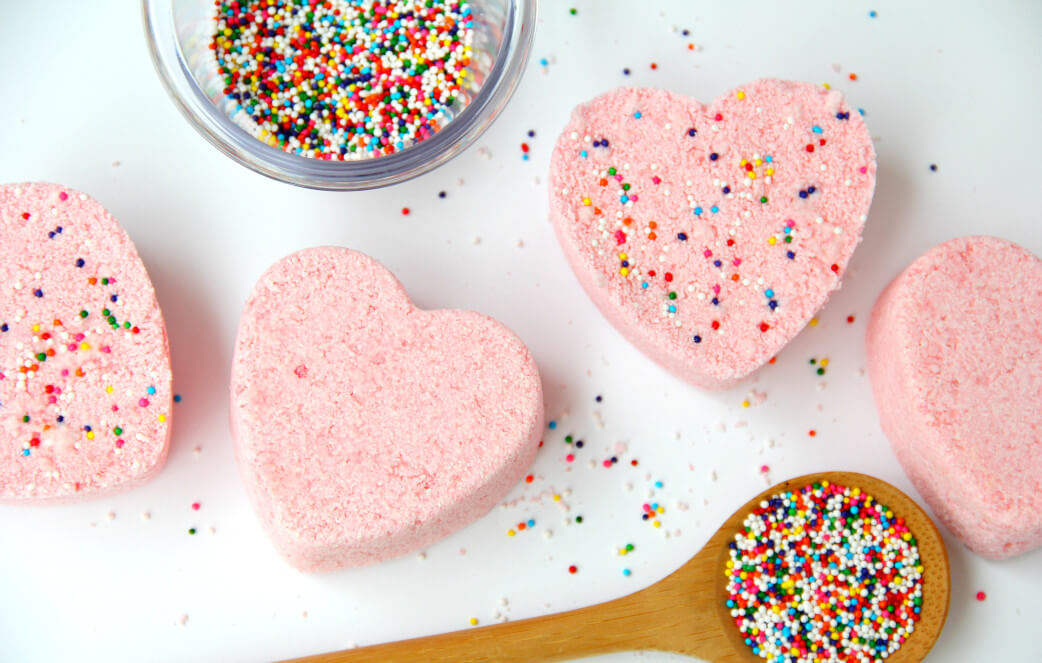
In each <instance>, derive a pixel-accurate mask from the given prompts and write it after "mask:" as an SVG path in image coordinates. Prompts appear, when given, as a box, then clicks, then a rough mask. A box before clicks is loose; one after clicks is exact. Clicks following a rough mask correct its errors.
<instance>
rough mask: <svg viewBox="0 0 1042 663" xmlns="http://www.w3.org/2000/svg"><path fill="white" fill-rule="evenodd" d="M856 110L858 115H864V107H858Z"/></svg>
mask: <svg viewBox="0 0 1042 663" xmlns="http://www.w3.org/2000/svg"><path fill="white" fill-rule="evenodd" d="M857 112H858V115H864V114H865V109H864V108H859V109H857Z"/></svg>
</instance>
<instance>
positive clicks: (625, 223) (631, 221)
mask: <svg viewBox="0 0 1042 663" xmlns="http://www.w3.org/2000/svg"><path fill="white" fill-rule="evenodd" d="M631 223H633V219H632V218H631V217H628V216H627V217H626V218H625V219H623V220H622V225H624V226H628V225H630V224H631Z"/></svg>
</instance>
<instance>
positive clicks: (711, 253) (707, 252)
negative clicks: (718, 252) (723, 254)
mask: <svg viewBox="0 0 1042 663" xmlns="http://www.w3.org/2000/svg"><path fill="white" fill-rule="evenodd" d="M705 256H706V257H707V258H712V257H713V252H712V251H710V250H709V249H706V252H705Z"/></svg>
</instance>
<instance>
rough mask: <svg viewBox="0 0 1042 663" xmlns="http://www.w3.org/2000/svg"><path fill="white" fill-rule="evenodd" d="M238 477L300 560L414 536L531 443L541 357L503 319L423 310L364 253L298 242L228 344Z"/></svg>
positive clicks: (445, 521) (444, 521)
mask: <svg viewBox="0 0 1042 663" xmlns="http://www.w3.org/2000/svg"><path fill="white" fill-rule="evenodd" d="M231 422H232V431H233V434H234V436H235V442H236V456H237V458H238V462H239V467H240V470H241V472H242V476H243V481H244V483H245V485H246V489H247V493H248V494H249V496H250V499H251V501H252V503H253V506H254V508H255V510H256V511H257V513H258V515H259V517H260V520H261V523H262V524H263V526H264V528H265V529H266V530H267V532H268V534H269V536H270V537H271V539H272V540H273V542H274V543H275V546H276V548H277V549H278V550H279V552H280V553H281V554H282V555H283V556H284V557H285V558H286V559H287V560H288V561H289V562H290V564H292V565H293V566H295V567H297V568H299V569H301V570H305V571H326V570H331V569H336V568H339V567H346V566H357V565H362V564H370V563H374V562H379V561H382V560H385V559H389V558H391V557H396V556H398V555H401V554H404V553H407V552H410V551H415V550H419V549H421V548H423V547H424V546H427V545H429V544H431V543H433V542H434V541H437V540H438V539H440V538H442V537H444V536H446V535H447V534H449V533H450V532H453V531H455V530H457V529H459V528H461V527H463V526H464V525H466V524H467V523H469V522H471V521H472V520H474V519H476V518H478V517H479V516H482V515H484V514H485V513H486V512H488V510H489V509H491V508H492V507H493V506H494V505H495V503H496V502H497V501H498V500H499V499H500V498H502V497H503V495H504V494H506V492H507V491H508V490H509V489H510V488H511V487H512V486H513V485H514V484H515V483H516V482H517V481H518V480H519V479H520V478H521V476H522V474H523V473H524V471H525V469H526V468H527V467H528V465H529V464H530V463H531V461H532V459H533V458H534V457H535V453H536V450H537V449H538V447H539V436H540V434H541V432H542V424H543V396H542V387H541V384H540V380H539V373H538V370H537V368H536V365H535V362H534V361H533V359H532V356H531V355H530V354H529V352H528V349H527V348H526V347H525V345H524V344H523V343H522V342H521V341H520V339H518V338H517V336H515V335H514V334H513V333H512V332H511V331H510V330H509V329H507V328H506V327H504V326H503V325H502V324H500V323H499V322H496V321H495V320H492V319H491V318H488V317H486V316H483V315H480V314H478V313H473V312H470V311H456V310H442V311H423V310H420V309H417V308H416V307H415V306H413V304H412V303H411V302H410V300H409V297H408V295H407V294H406V293H405V291H404V289H403V288H402V286H401V284H400V283H399V282H398V280H397V279H396V278H395V277H394V275H393V274H391V273H390V272H389V271H388V270H387V269H386V268H385V267H383V266H382V265H381V264H380V263H378V262H376V261H375V260H373V259H372V258H369V257H368V256H365V255H363V254H361V253H357V252H355V251H351V250H348V249H342V248H335V247H324V248H314V249H307V250H304V251H300V252H298V253H295V254H293V255H290V256H288V257H287V258H284V259H283V260H281V261H279V262H278V263H276V264H275V265H273V266H272V267H271V268H269V269H268V271H267V272H265V274H264V275H263V276H262V277H261V278H260V281H259V282H258V283H257V285H256V287H255V288H254V291H253V294H252V295H251V296H250V299H249V301H248V302H247V303H246V308H245V311H244V312H243V314H242V318H241V321H240V325H239V335H238V339H237V341H236V345H235V358H234V361H233V365H232V379H231Z"/></svg>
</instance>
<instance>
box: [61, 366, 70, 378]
mask: <svg viewBox="0 0 1042 663" xmlns="http://www.w3.org/2000/svg"><path fill="white" fill-rule="evenodd" d="M62 377H63V378H67V377H69V369H67V368H63V369H62Z"/></svg>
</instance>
